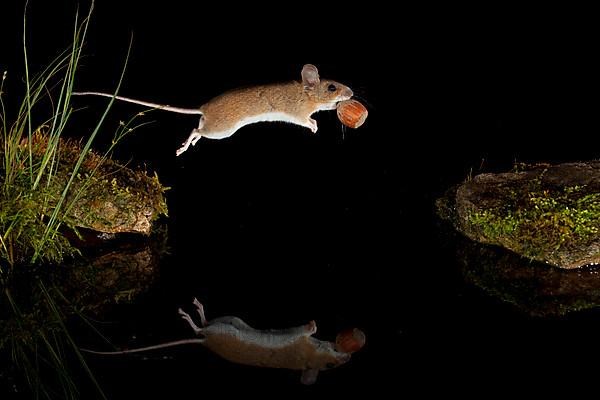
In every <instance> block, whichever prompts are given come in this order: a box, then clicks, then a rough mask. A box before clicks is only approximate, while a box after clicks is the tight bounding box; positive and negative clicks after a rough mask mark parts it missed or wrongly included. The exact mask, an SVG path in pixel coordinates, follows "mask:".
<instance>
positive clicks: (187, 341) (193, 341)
mask: <svg viewBox="0 0 600 400" xmlns="http://www.w3.org/2000/svg"><path fill="white" fill-rule="evenodd" d="M202 343H204V339H182V340H176V341H174V342H168V343H163V344H156V345H154V346H147V347H140V348H139V349H131V350H121V351H95V350H88V349H80V350H81V351H84V352H86V353H92V354H101V355H116V354H129V353H140V352H143V351H149V350H158V349H164V348H167V347H173V346H181V345H184V344H202Z"/></svg>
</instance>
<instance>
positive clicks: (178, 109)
mask: <svg viewBox="0 0 600 400" xmlns="http://www.w3.org/2000/svg"><path fill="white" fill-rule="evenodd" d="M71 94H73V95H76V96H103V97H114V98H115V99H117V100H121V101H126V102H128V103H134V104H139V105H142V106H146V107H151V108H156V109H158V110H165V111H171V112H175V113H179V114H202V111H200V109H198V108H182V107H173V106H169V105H163V104H157V103H151V102H149V101H142V100H136V99H130V98H129V97H123V96H115V95H112V94H109V93H101V92H73V93H71Z"/></svg>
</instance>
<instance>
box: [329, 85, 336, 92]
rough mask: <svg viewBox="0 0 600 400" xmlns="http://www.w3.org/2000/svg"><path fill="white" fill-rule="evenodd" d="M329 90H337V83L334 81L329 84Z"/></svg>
mask: <svg viewBox="0 0 600 400" xmlns="http://www.w3.org/2000/svg"><path fill="white" fill-rule="evenodd" d="M327 90H329V91H330V92H335V91H336V90H337V87H335V85H334V84H333V83H332V84H330V85H329V86H327Z"/></svg>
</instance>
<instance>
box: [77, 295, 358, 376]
mask: <svg viewBox="0 0 600 400" xmlns="http://www.w3.org/2000/svg"><path fill="white" fill-rule="evenodd" d="M194 305H195V306H196V309H197V311H198V314H199V315H200V323H201V327H198V326H197V325H196V324H195V323H194V321H193V320H192V317H191V316H190V315H189V314H187V313H186V312H184V311H183V310H181V309H179V314H180V315H181V316H182V318H183V319H184V320H185V321H187V322H188V323H189V325H190V326H191V327H192V329H193V330H194V333H196V335H198V336H202V338H198V339H184V340H177V341H174V342H168V343H162V344H158V345H154V346H148V347H142V348H139V349H132V350H123V351H112V352H100V351H92V350H84V349H82V350H84V351H86V352H89V353H94V354H111V355H113V354H128V353H139V352H143V351H149V350H157V349H163V348H166V347H172V346H179V345H184V344H202V345H204V346H205V347H207V348H209V349H210V350H212V351H213V352H215V353H216V354H218V355H219V356H221V357H223V358H224V359H226V360H228V361H231V362H235V363H238V364H245V365H253V366H257V367H269V368H287V369H293V370H300V371H302V378H301V382H302V383H304V384H306V385H309V384H312V383H314V382H315V381H316V379H317V376H318V373H319V371H323V370H327V369H331V368H335V367H339V366H340V365H342V364H345V363H346V362H348V361H349V360H350V356H351V354H352V353H354V352H356V351H358V350H360V349H361V348H362V347H363V345H364V344H365V335H364V333H363V332H362V331H360V330H359V329H351V330H346V331H342V332H340V333H339V334H338V335H337V338H336V341H335V343H331V342H327V341H322V340H319V339H315V338H313V337H312V335H313V334H314V333H315V332H316V331H317V325H316V323H315V321H311V322H309V323H308V324H306V325H302V326H299V327H294V328H289V329H279V330H276V329H270V330H258V329H254V328H252V327H251V326H249V325H248V324H246V323H245V322H244V321H242V320H241V319H240V318H237V317H229V316H228V317H220V318H215V319H213V320H210V321H207V320H206V317H205V315H204V307H203V306H202V304H201V303H200V302H199V301H198V300H196V299H194Z"/></svg>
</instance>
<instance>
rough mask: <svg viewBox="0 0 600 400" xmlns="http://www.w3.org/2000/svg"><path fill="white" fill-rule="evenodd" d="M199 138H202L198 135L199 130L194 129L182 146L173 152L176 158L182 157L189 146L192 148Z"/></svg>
mask: <svg viewBox="0 0 600 400" xmlns="http://www.w3.org/2000/svg"><path fill="white" fill-rule="evenodd" d="M201 137H202V135H201V134H200V130H199V129H198V128H196V129H194V130H193V131H192V133H190V136H188V138H187V139H186V141H185V142H183V144H182V145H181V147H180V148H178V149H177V151H176V152H175V154H176V155H177V156H180V155H182V154H183V153H185V151H186V150H187V149H188V148H189V147H190V144H191V145H192V146H194V145H195V144H196V142H197V141H198V140H200V138H201Z"/></svg>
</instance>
